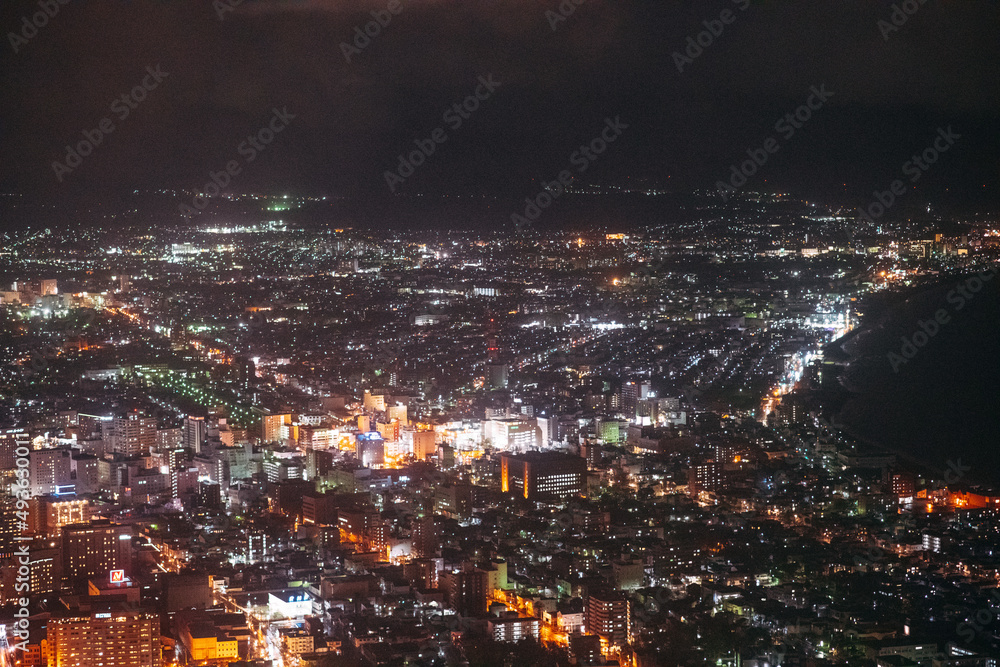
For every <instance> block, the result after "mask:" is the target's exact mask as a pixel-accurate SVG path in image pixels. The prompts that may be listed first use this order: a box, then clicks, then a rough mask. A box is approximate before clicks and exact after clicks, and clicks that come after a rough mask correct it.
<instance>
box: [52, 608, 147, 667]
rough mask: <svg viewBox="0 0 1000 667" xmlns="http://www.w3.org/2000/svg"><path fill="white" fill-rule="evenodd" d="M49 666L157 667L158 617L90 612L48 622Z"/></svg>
mask: <svg viewBox="0 0 1000 667" xmlns="http://www.w3.org/2000/svg"><path fill="white" fill-rule="evenodd" d="M48 643H49V665H50V667H94V666H95V665H101V666H102V667H160V665H161V664H162V655H161V653H162V651H161V649H160V618H159V616H156V615H155V614H147V613H144V612H138V611H111V612H100V611H93V612H91V613H89V614H86V615H78V616H70V617H68V618H52V619H50V620H49V622H48Z"/></svg>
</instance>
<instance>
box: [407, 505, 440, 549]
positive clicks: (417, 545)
mask: <svg viewBox="0 0 1000 667" xmlns="http://www.w3.org/2000/svg"><path fill="white" fill-rule="evenodd" d="M412 540H413V555H414V556H415V557H417V558H429V557H433V556H434V555H435V554H436V553H437V550H438V537H437V528H436V527H435V525H434V515H432V514H427V515H424V516H422V517H419V518H416V519H414V520H413V533H412Z"/></svg>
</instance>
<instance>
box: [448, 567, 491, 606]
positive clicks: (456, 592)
mask: <svg viewBox="0 0 1000 667" xmlns="http://www.w3.org/2000/svg"><path fill="white" fill-rule="evenodd" d="M486 581H487V577H486V573H485V572H483V571H482V570H478V569H472V570H464V571H460V570H459V571H454V572H442V573H441V576H440V578H439V585H440V587H441V589H442V590H444V591H445V595H446V596H447V600H448V606H449V607H451V608H452V609H454V610H455V611H456V612H457V613H459V614H462V615H463V616H482V615H483V614H485V613H486V599H487V598H486V596H487V594H488V591H487V590H486Z"/></svg>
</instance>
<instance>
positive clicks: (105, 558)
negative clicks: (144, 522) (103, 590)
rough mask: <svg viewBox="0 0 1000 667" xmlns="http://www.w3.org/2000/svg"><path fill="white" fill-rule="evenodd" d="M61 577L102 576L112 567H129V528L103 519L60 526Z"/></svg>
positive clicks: (130, 560)
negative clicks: (61, 528)
mask: <svg viewBox="0 0 1000 667" xmlns="http://www.w3.org/2000/svg"><path fill="white" fill-rule="evenodd" d="M62 550H63V554H62V555H63V579H64V580H65V581H68V582H73V581H80V580H86V579H95V578H106V577H107V576H108V575H109V573H110V572H111V571H112V570H121V571H123V572H124V574H125V576H126V577H127V576H129V575H130V574H131V571H132V528H131V527H130V526H122V525H119V524H114V523H111V522H110V521H108V520H106V519H101V520H99V521H90V522H88V523H77V524H71V525H68V526H64V527H63V535H62Z"/></svg>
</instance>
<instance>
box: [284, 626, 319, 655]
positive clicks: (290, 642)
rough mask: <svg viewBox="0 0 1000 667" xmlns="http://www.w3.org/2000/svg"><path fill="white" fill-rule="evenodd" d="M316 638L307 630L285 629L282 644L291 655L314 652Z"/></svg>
mask: <svg viewBox="0 0 1000 667" xmlns="http://www.w3.org/2000/svg"><path fill="white" fill-rule="evenodd" d="M314 643H315V642H314V638H313V636H312V635H311V634H309V633H308V632H306V631H305V630H298V629H284V630H282V631H281V645H282V647H283V648H284V649H285V651H286V652H287V653H288V654H289V655H302V654H303V653H312V652H313V649H314Z"/></svg>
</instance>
